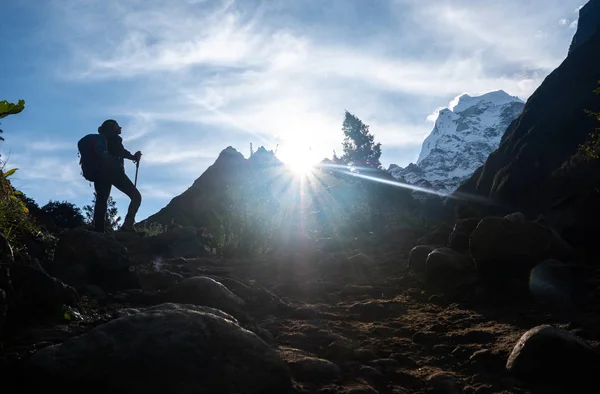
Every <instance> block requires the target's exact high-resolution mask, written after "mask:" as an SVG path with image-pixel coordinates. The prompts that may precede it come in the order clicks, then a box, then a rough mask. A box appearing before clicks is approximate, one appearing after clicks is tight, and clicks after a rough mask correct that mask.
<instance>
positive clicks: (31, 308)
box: [11, 264, 79, 317]
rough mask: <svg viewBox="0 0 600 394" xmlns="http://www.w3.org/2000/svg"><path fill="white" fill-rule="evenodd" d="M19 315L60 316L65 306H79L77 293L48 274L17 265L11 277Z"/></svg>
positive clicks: (30, 267) (27, 266)
mask: <svg viewBox="0 0 600 394" xmlns="http://www.w3.org/2000/svg"><path fill="white" fill-rule="evenodd" d="M11 279H12V283H13V289H14V291H15V294H18V296H17V298H16V301H17V304H18V306H19V308H18V309H19V313H25V314H36V313H39V314H43V315H54V316H55V317H57V316H60V312H61V311H62V309H63V306H64V305H69V306H77V304H78V302H79V294H78V293H77V291H76V290H75V289H74V288H72V287H71V286H68V285H66V284H64V283H63V282H61V281H60V280H58V279H57V278H54V277H52V276H50V275H48V274H47V273H46V272H44V271H42V270H39V269H36V268H34V267H32V266H29V265H22V264H15V265H14V266H13V269H12V275H11Z"/></svg>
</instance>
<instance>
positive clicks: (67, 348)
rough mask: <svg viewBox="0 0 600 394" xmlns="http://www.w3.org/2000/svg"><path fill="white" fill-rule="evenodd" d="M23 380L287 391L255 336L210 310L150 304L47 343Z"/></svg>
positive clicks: (61, 385) (283, 375) (150, 388)
mask: <svg viewBox="0 0 600 394" xmlns="http://www.w3.org/2000/svg"><path fill="white" fill-rule="evenodd" d="M30 364H31V366H32V371H31V373H32V376H35V377H36V378H35V379H29V380H28V381H27V382H26V383H27V384H29V385H31V386H33V387H28V389H30V390H31V389H33V388H39V389H42V388H44V389H47V390H54V389H56V390H57V391H61V392H64V391H63V389H65V388H69V386H68V385H67V386H65V383H66V382H73V383H75V382H76V383H77V385H76V386H77V387H79V388H80V387H82V386H81V385H82V384H84V385H85V387H90V388H92V389H93V390H94V392H111V393H119V394H121V393H122V394H125V393H129V394H153V393H157V394H158V393H167V392H168V393H174V394H177V393H181V394H183V393H233V392H235V393H240V394H260V393H267V392H272V393H290V392H291V391H292V382H291V379H290V374H289V370H288V368H287V366H286V365H285V363H284V362H283V360H282V359H281V358H280V357H279V355H278V354H277V353H276V352H275V351H274V350H273V349H272V348H271V347H270V346H269V345H267V344H266V343H265V342H264V341H263V340H261V339H260V338H259V337H258V336H256V335H255V334H254V333H252V332H250V331H248V330H245V329H243V328H241V327H240V326H239V325H237V324H236V323H235V322H233V321H231V320H228V319H224V318H222V317H220V316H217V315H215V314H212V313H207V312H201V311H196V310H193V309H186V307H185V306H181V307H178V308H176V307H173V306H169V307H166V306H157V307H154V308H149V309H147V310H142V311H139V313H134V314H132V315H129V316H123V317H120V318H118V319H115V320H112V321H110V322H108V323H105V324H102V325H100V326H97V327H95V328H93V329H92V330H90V331H88V332H86V333H84V334H82V335H79V336H77V337H73V338H71V339H68V340H67V341H65V342H63V343H62V344H60V345H54V346H48V347H45V348H44V349H41V350H39V351H38V352H36V353H35V354H34V355H33V356H32V357H31V361H30Z"/></svg>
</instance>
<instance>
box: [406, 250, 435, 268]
mask: <svg viewBox="0 0 600 394" xmlns="http://www.w3.org/2000/svg"><path fill="white" fill-rule="evenodd" d="M439 247H440V246H437V245H418V246H415V247H414V248H412V249H411V251H410V254H409V255H408V267H409V268H410V269H412V270H413V271H415V272H425V269H426V268H427V256H429V253H431V252H433V251H434V250H435V249H437V248H439Z"/></svg>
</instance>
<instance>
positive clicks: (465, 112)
mask: <svg viewBox="0 0 600 394" xmlns="http://www.w3.org/2000/svg"><path fill="white" fill-rule="evenodd" d="M523 106H524V103H523V101H522V100H521V99H519V98H518V97H513V96H510V95H509V94H507V93H506V92H504V91H502V90H499V91H495V92H489V93H486V94H484V95H481V96H476V97H472V96H469V95H467V94H464V95H462V96H460V97H459V98H458V101H457V103H456V105H454V106H451V107H452V108H444V109H443V110H441V111H440V112H439V115H438V118H437V120H436V122H435V126H434V128H433V131H432V132H431V134H429V136H428V137H427V138H426V139H425V141H424V142H423V146H422V148H421V153H420V154H419V159H418V161H417V163H416V164H412V163H411V164H410V165H409V166H407V167H406V168H401V167H398V166H395V165H392V166H390V168H389V171H390V173H391V174H392V176H394V177H395V178H396V179H403V180H404V181H405V182H407V183H409V184H412V185H417V186H421V187H427V188H432V189H435V190H437V191H441V192H444V193H451V192H453V191H454V190H456V188H457V187H458V186H459V185H460V184H461V183H462V182H463V181H465V180H466V179H467V178H468V177H469V176H471V174H473V172H475V170H476V169H477V168H478V167H479V166H481V165H482V164H483V163H484V161H485V159H486V158H487V157H488V155H489V154H490V153H491V152H493V151H494V150H495V149H496V148H497V147H498V145H499V144H500V139H501V138H502V135H503V134H504V132H505V130H506V128H507V127H508V126H509V125H510V123H511V122H512V121H513V120H514V119H515V118H516V117H517V116H519V114H520V113H521V111H522V110H523Z"/></svg>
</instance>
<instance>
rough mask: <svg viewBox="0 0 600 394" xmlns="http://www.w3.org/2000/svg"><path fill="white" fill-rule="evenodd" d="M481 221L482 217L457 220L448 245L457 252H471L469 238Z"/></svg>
mask: <svg viewBox="0 0 600 394" xmlns="http://www.w3.org/2000/svg"><path fill="white" fill-rule="evenodd" d="M480 221H481V219H478V218H470V219H459V220H457V221H456V224H455V225H454V229H453V230H452V233H451V234H450V237H449V238H448V242H449V243H448V246H450V248H451V249H454V250H456V251H457V252H460V253H469V238H470V237H471V234H472V233H473V231H475V229H476V228H477V225H478V224H479V222H480Z"/></svg>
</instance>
